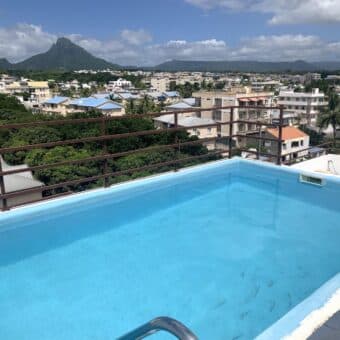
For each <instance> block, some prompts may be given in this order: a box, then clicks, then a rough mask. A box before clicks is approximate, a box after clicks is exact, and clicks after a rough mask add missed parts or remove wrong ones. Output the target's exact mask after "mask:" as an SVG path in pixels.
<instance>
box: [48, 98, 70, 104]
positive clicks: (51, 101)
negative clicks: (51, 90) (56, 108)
mask: <svg viewBox="0 0 340 340" xmlns="http://www.w3.org/2000/svg"><path fill="white" fill-rule="evenodd" d="M68 99H69V98H68V97H59V96H55V97H53V98H50V99H48V100H46V101H45V102H44V104H61V103H63V102H66V100H68Z"/></svg>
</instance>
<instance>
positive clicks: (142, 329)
mask: <svg viewBox="0 0 340 340" xmlns="http://www.w3.org/2000/svg"><path fill="white" fill-rule="evenodd" d="M159 331H165V332H168V333H170V334H172V335H173V336H175V337H176V338H177V339H179V340H198V337H197V336H196V335H195V334H194V333H193V332H191V330H190V329H188V328H187V327H186V326H184V325H183V324H182V323H181V322H179V321H177V320H175V319H172V318H169V317H167V316H161V317H158V318H156V319H153V320H151V321H149V322H147V323H146V324H144V325H141V326H139V327H138V328H136V329H134V330H133V331H131V332H129V333H127V334H125V335H123V336H121V337H119V338H118V339H117V340H139V339H143V338H145V337H147V336H150V335H152V334H154V333H156V332H159Z"/></svg>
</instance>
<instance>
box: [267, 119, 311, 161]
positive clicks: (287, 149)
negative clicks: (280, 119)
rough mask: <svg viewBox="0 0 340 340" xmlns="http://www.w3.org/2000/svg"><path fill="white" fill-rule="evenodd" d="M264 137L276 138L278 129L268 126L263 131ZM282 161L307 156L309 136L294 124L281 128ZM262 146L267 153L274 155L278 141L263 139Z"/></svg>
mask: <svg viewBox="0 0 340 340" xmlns="http://www.w3.org/2000/svg"><path fill="white" fill-rule="evenodd" d="M264 137H266V138H272V139H278V138H279V129H278V128H268V129H266V130H265V132H264ZM282 141H283V142H282V153H281V155H282V161H283V162H286V161H292V160H294V159H298V158H303V157H307V156H308V154H309V151H308V148H309V136H308V135H307V134H306V133H304V132H303V131H301V130H300V129H298V128H296V127H294V126H285V127H283V128H282ZM264 147H265V149H266V150H267V152H268V153H270V154H273V155H276V154H277V152H278V143H277V142H275V141H264Z"/></svg>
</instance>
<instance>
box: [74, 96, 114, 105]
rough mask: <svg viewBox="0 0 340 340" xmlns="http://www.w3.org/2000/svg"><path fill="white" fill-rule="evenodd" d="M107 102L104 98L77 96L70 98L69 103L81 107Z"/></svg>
mask: <svg viewBox="0 0 340 340" xmlns="http://www.w3.org/2000/svg"><path fill="white" fill-rule="evenodd" d="M107 102H108V100H107V99H105V98H93V97H88V98H78V99H75V100H72V101H71V102H70V105H76V106H82V107H98V106H100V105H103V104H105V103H107Z"/></svg>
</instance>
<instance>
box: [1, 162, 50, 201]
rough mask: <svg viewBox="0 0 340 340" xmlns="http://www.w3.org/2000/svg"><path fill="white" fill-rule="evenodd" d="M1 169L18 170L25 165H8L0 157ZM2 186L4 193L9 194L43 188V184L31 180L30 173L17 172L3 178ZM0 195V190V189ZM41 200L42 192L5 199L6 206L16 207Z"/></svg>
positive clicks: (25, 166)
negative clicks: (3, 186)
mask: <svg viewBox="0 0 340 340" xmlns="http://www.w3.org/2000/svg"><path fill="white" fill-rule="evenodd" d="M0 162H1V167H2V170H3V171H10V170H18V169H25V168H27V165H26V164H23V165H8V164H7V163H6V162H5V161H4V160H3V158H2V157H0ZM4 184H5V191H6V193H11V192H14V191H19V190H24V189H33V188H39V187H42V186H44V183H42V182H40V181H37V180H36V179H34V178H33V175H32V172H31V171H24V172H19V173H16V174H12V175H5V176H4ZM0 193H2V192H1V188H0ZM41 198H42V192H41V191H38V192H30V193H21V194H20V196H17V197H11V198H9V199H7V205H8V206H9V207H11V206H17V205H21V204H24V203H30V202H33V201H37V200H39V199H41ZM2 204H3V203H2V200H0V208H2Z"/></svg>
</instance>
